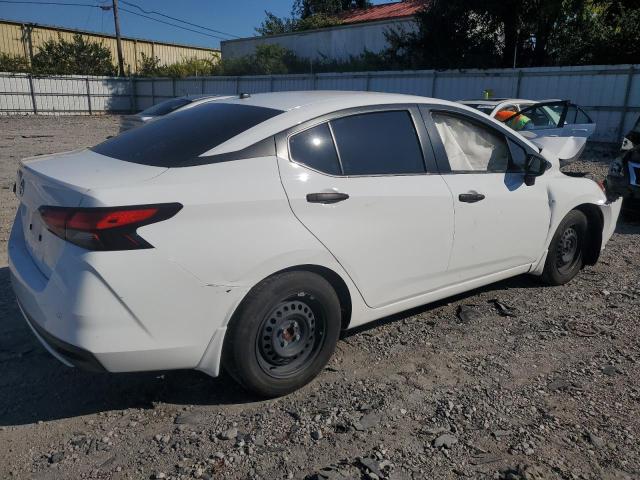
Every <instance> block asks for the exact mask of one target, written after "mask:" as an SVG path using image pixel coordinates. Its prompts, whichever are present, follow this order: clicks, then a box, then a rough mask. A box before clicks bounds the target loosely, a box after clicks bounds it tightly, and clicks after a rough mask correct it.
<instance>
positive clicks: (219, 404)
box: [0, 117, 640, 480]
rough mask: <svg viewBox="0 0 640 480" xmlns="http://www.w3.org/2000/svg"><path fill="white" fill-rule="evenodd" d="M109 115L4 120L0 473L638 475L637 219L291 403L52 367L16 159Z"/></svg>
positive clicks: (352, 358)
mask: <svg viewBox="0 0 640 480" xmlns="http://www.w3.org/2000/svg"><path fill="white" fill-rule="evenodd" d="M118 121H119V119H118V118H117V117H60V118H53V117H46V118H45V117H40V118H38V117H23V118H15V117H13V118H6V117H4V118H0V127H1V130H0V131H1V132H2V133H1V134H0V201H1V205H2V208H1V209H0V222H1V223H0V318H1V319H2V321H1V322H0V371H1V372H2V375H0V447H1V448H0V478H2V479H5V478H37V479H58V478H73V479H80V478H101V479H107V478H111V479H124V478H238V479H245V478H255V479H278V478H300V479H302V478H318V479H324V478H328V479H343V478H344V479H353V478H368V479H376V478H393V479H410V478H412V479H422V478H431V479H453V478H473V479H528V480H533V479H535V480H542V479H555V478H561V479H610V480H614V479H615V480H622V479H638V478H640V387H639V385H638V381H637V380H638V378H640V363H639V362H640V346H639V340H638V339H639V338H640V336H639V333H640V324H639V323H638V305H639V303H640V283H639V280H640V270H639V268H638V267H639V266H640V248H639V246H640V223H638V222H637V220H633V219H632V220H625V221H624V222H623V221H622V220H621V221H620V222H619V224H618V228H617V230H616V233H615V235H614V236H613V238H612V240H611V242H610V244H609V246H608V247H607V250H606V251H605V252H604V254H603V256H602V258H601V260H600V262H599V263H598V265H596V266H595V267H589V268H586V269H585V270H584V271H583V272H582V273H581V274H580V275H579V276H578V277H577V278H576V279H575V280H574V281H573V282H571V283H570V284H569V285H566V286H563V287H555V288H544V287H541V286H540V285H539V284H538V283H536V281H535V280H534V279H531V278H529V277H526V276H522V277H517V278H514V279H511V280H508V281H504V282H501V283H498V284H495V285H491V286H489V287H486V288H483V289H480V290H475V291H473V292H470V293H468V294H465V295H461V296H458V297H455V298H453V299H450V300H449V301H448V302H440V303H437V304H433V305H429V306H427V307H423V308H420V309H416V310H413V311H410V312H405V313H403V314H401V315H397V316H394V317H393V318H388V319H384V320H382V321H379V322H376V323H375V324H373V325H369V326H367V327H366V328H361V329H358V330H356V331H351V332H348V333H346V334H345V335H344V337H343V339H342V340H341V341H340V342H339V344H338V348H337V351H336V355H335V357H334V358H333V360H332V361H331V363H330V365H329V366H328V368H327V369H326V370H325V371H324V372H323V373H322V374H321V375H320V377H319V378H318V379H317V380H316V381H315V382H313V383H312V384H310V385H309V386H307V387H305V388H304V389H302V390H301V391H299V392H296V393H294V394H292V395H289V396H288V397H286V398H282V399H278V400H272V401H258V400H256V399H255V398H252V397H251V396H249V395H247V394H246V393H244V392H243V391H242V390H240V389H239V388H237V387H236V386H235V384H234V383H233V382H232V381H231V380H230V379H229V378H227V377H225V376H223V377H221V378H218V379H210V378H208V377H206V376H205V375H203V374H200V373H197V372H188V371H173V372H160V373H149V374H119V375H111V374H92V373H85V372H81V371H77V370H75V369H68V368H66V367H64V366H63V365H61V364H59V363H58V362H57V361H55V360H54V359H53V358H52V357H51V356H50V355H49V354H48V353H47V352H46V351H45V350H44V349H43V348H42V347H41V346H40V345H39V344H38V342H37V341H36V339H35V338H34V337H33V335H32V334H31V332H30V331H29V330H28V328H27V326H26V325H25V323H24V322H23V320H22V319H21V317H20V314H19V312H18V309H17V306H16V304H15V302H14V299H13V294H12V292H11V288H10V285H9V274H8V269H7V268H6V241H7V237H8V235H9V228H10V224H11V222H12V219H13V215H14V211H15V208H16V205H17V203H16V201H15V199H14V196H13V194H12V192H11V186H12V184H13V178H14V175H15V170H16V165H17V162H18V160H19V159H20V158H22V157H26V156H29V155H35V154H43V153H49V152H55V151H62V150H65V149H71V148H77V147H81V146H86V145H91V144H94V143H97V142H98V141H99V140H101V139H103V138H105V137H107V136H108V135H112V134H114V133H116V132H117V130H118ZM612 155H613V154H612V152H611V150H609V149H607V148H605V147H591V148H590V149H589V150H588V152H586V154H585V155H584V157H583V159H584V160H583V161H581V162H579V163H577V164H574V165H572V166H570V167H569V168H570V169H571V170H579V171H589V172H591V174H592V175H594V176H595V177H599V178H602V177H603V175H604V174H605V172H606V168H607V164H608V162H610V161H611V159H612V158H613V156H612ZM496 299H497V300H498V301H499V302H500V305H503V306H506V307H510V310H507V311H503V313H509V314H510V315H512V316H503V315H501V314H500V310H501V308H500V305H499V304H496V303H495V302H494V300H496ZM460 307H465V308H463V311H464V313H465V314H463V315H459V314H458V311H459V308H460ZM460 317H462V318H463V319H464V320H462V319H461V318H460Z"/></svg>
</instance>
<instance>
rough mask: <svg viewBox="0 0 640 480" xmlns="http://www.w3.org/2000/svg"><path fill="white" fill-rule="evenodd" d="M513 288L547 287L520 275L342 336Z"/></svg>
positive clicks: (414, 309) (394, 316) (349, 335)
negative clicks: (477, 296) (481, 295)
mask: <svg viewBox="0 0 640 480" xmlns="http://www.w3.org/2000/svg"><path fill="white" fill-rule="evenodd" d="M511 288H545V285H543V284H542V283H540V281H539V280H538V279H537V278H536V277H533V276H531V275H519V276H517V277H512V278H508V279H506V280H501V281H499V282H496V283H491V284H489V285H486V286H484V287H479V288H476V289H473V290H469V291H467V292H463V293H460V294H458V295H454V296H451V297H447V298H444V299H442V300H438V301H435V302H431V303H428V304H426V305H420V306H419V307H415V308H412V309H409V310H404V311H402V312H399V313H395V314H393V315H389V316H388V317H384V318H380V319H378V320H375V321H373V322H370V323H367V324H365V325H362V326H359V327H356V328H352V329H350V330H347V331H345V332H344V333H343V335H342V338H349V337H351V336H353V335H357V334H359V333H362V332H366V331H367V330H373V329H375V328H378V327H381V326H383V325H387V324H390V323H394V322H398V321H401V320H405V319H407V318H411V317H413V316H415V315H421V314H425V313H428V312H430V311H432V310H436V309H438V308H440V307H442V306H444V305H447V304H449V303H455V302H458V301H462V300H465V299H467V298H471V297H475V296H476V295H479V294H480V293H485V292H492V291H497V292H499V291H500V290H508V289H511ZM498 297H499V295H498V293H496V298H498Z"/></svg>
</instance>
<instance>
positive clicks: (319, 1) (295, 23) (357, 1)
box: [256, 0, 371, 35]
mask: <svg viewBox="0 0 640 480" xmlns="http://www.w3.org/2000/svg"><path fill="white" fill-rule="evenodd" d="M369 6H371V1H370V0H295V2H294V4H293V8H292V10H291V17H278V16H277V15H275V14H273V13H271V12H269V11H265V12H264V13H265V19H264V20H263V21H262V23H261V24H260V26H259V27H258V28H256V32H257V33H258V34H260V35H279V34H282V33H290V32H298V31H302V30H312V29H316V28H325V27H330V26H333V25H339V24H340V18H339V17H338V15H339V14H340V13H342V12H346V11H348V10H353V9H356V8H365V7H369Z"/></svg>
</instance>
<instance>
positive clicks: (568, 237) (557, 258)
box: [542, 210, 588, 285]
mask: <svg viewBox="0 0 640 480" xmlns="http://www.w3.org/2000/svg"><path fill="white" fill-rule="evenodd" d="M587 241H588V238H587V217H586V216H585V214H584V213H582V212H581V211H579V210H572V211H570V212H569V213H568V214H567V216H566V217H565V218H564V219H563V220H562V222H560V225H558V228H557V230H556V233H555V234H554V236H553V238H552V239H551V243H550V245H549V250H548V252H547V259H546V261H545V265H544V271H543V273H542V280H543V281H544V282H545V283H547V284H549V285H563V284H565V283H567V282H569V281H570V280H571V279H573V277H575V276H576V275H577V274H578V272H580V270H581V269H582V267H583V265H584V258H583V257H584V251H585V246H586V242H587Z"/></svg>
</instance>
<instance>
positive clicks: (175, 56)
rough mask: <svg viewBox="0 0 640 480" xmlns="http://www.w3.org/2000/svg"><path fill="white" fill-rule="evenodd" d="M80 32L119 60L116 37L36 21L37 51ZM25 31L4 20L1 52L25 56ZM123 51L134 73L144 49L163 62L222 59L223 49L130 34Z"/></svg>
mask: <svg viewBox="0 0 640 480" xmlns="http://www.w3.org/2000/svg"><path fill="white" fill-rule="evenodd" d="M78 33H79V34H80V35H82V36H83V37H84V38H87V39H88V40H90V41H92V42H96V43H101V44H103V45H104V46H105V47H107V48H108V49H109V50H110V51H111V56H112V58H113V60H114V63H115V62H116V61H117V60H116V59H117V58H118V54H117V46H116V39H115V37H111V36H108V35H98V34H92V33H89V32H86V33H85V32H71V31H66V30H58V29H56V28H49V27H46V26H35V25H34V26H32V28H31V43H32V46H33V53H34V54H36V53H38V47H40V46H42V44H44V43H45V42H46V41H49V40H54V41H55V40H57V39H58V37H61V38H63V39H64V40H67V41H70V40H73V36H74V35H76V34H78ZM22 35H23V34H22V27H21V25H19V24H15V23H11V22H0V52H2V53H8V54H10V55H18V56H25V46H26V45H25V43H24V42H23V40H22ZM27 50H28V49H27ZM122 52H123V55H124V63H125V68H128V69H129V70H130V71H131V72H134V73H135V72H136V71H137V64H138V61H139V60H140V53H141V52H144V53H145V55H147V56H151V55H152V52H153V54H154V55H155V56H157V57H158V58H159V59H160V65H169V64H172V63H176V62H180V61H182V60H184V59H189V58H194V57H195V58H199V59H218V60H219V59H220V51H219V50H216V49H206V48H197V47H189V46H181V45H172V44H166V43H161V42H160V43H158V42H150V41H147V40H134V39H129V38H123V39H122Z"/></svg>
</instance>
